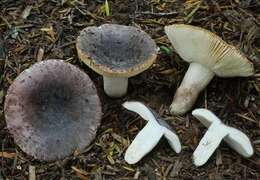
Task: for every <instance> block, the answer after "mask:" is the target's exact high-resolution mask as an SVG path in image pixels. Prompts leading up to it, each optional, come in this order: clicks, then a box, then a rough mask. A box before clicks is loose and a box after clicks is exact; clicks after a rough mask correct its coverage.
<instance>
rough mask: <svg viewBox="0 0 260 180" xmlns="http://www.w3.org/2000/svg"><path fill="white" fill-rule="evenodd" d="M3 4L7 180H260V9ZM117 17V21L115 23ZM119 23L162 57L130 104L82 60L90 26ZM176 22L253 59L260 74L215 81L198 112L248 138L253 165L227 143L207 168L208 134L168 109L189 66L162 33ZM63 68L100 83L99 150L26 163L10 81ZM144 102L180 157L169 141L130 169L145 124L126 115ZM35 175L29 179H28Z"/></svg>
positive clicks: (254, 1) (135, 0) (90, 0)
mask: <svg viewBox="0 0 260 180" xmlns="http://www.w3.org/2000/svg"><path fill="white" fill-rule="evenodd" d="M104 4H105V3H104V1H103V0H85V1H84V0H82V1H79V0H78V1H77V0H60V1H59V0H50V1H49V0H38V1H37V2H35V1H33V0H27V1H25V0H19V1H13V0H1V4H0V10H1V11H0V68H1V69H0V70H1V73H0V82H1V86H0V179H2V178H3V179H19V180H20V179H28V176H29V175H31V176H32V175H33V174H34V173H36V177H37V179H97V180H101V179H149V180H150V179H151V180H153V179H243V180H245V179H260V96H259V93H260V1H259V0H218V1H214V0H207V1H202V0H201V1H200V0H186V1H181V0H127V1H126V0H109V1H108V4H109V10H110V15H109V14H107V13H106V11H105V8H104V7H105V6H104ZM108 15H109V16H108ZM104 23H115V24H124V25H132V26H135V27H140V28H141V29H142V30H144V31H145V32H147V33H148V34H149V35H151V37H152V38H153V39H154V40H155V41H156V43H157V45H158V47H160V49H161V50H160V52H159V54H158V58H157V60H156V62H155V63H154V64H153V65H152V66H151V68H150V69H149V70H147V71H145V72H143V73H141V74H140V75H137V76H135V77H132V78H130V82H129V91H128V94H127V96H125V97H123V98H120V99H110V98H108V97H107V96H106V95H105V94H104V91H103V87H102V77H101V76H100V75H98V74H96V73H95V72H93V71H92V70H90V69H89V68H88V67H87V66H86V65H84V64H83V63H82V62H81V61H80V60H79V58H78V57H77V52H76V49H75V39H76V37H77V36H78V35H79V32H80V30H82V29H83V28H84V27H87V26H99V25H101V24H104ZM173 23H184V24H191V25H195V26H199V27H203V28H206V29H208V30H210V31H212V32H214V33H216V34H218V35H219V36H220V37H221V38H223V39H224V40H225V41H227V42H228V43H230V44H233V45H234V46H236V47H237V48H238V49H240V50H241V51H242V52H244V53H245V54H246V56H247V57H248V58H249V59H250V60H251V61H252V62H253V64H254V67H255V69H256V72H255V75H253V76H251V77H248V78H239V77H237V78H218V77H215V78H214V79H213V80H212V81H211V83H210V84H209V85H208V87H207V89H206V90H204V91H203V92H202V93H201V94H200V95H199V98H198V100H197V102H196V105H195V107H194V108H199V107H200V108H208V109H209V110H212V111H213V112H214V113H216V114H217V115H218V116H219V117H220V119H222V120H223V122H225V123H226V124H228V125H231V126H233V127H236V128H238V129H240V130H242V131H243V132H245V133H246V134H247V135H248V136H249V137H250V139H251V141H252V144H253V146H254V150H255V153H254V156H252V157H251V158H248V159H245V158H243V157H241V156H240V155H239V154H237V153H236V152H234V151H233V150H232V149H231V148H229V147H228V146H227V145H226V144H225V143H221V145H220V148H218V150H217V151H216V152H215V153H214V154H213V155H212V157H211V158H210V159H209V161H208V162H207V163H206V164H205V165H204V166H202V167H199V168H198V167H196V166H195V165H194V164H193V162H192V153H193V152H194V150H195V148H196V147H197V145H198V143H199V141H200V139H201V137H202V136H203V134H204V133H205V131H206V128H205V127H204V126H203V125H202V124H201V123H199V122H198V121H197V120H196V119H195V118H194V117H193V116H192V115H191V113H190V112H189V113H187V114H186V115H184V116H173V115H171V114H170V113H169V110H168V109H169V105H170V104H171V101H172V98H173V96H174V93H175V91H176V88H177V87H178V86H179V84H180V82H181V80H182V78H183V76H184V73H185V71H186V70H187V67H188V64H187V63H186V62H184V61H183V60H182V59H181V58H180V57H179V56H178V55H177V54H176V52H175V51H174V50H173V47H172V46H171V44H170V42H169V40H168V39H167V37H166V35H165V32H164V26H165V25H169V24H173ZM45 59H64V60H65V61H67V62H70V63H72V64H75V65H76V66H78V67H80V68H81V69H83V70H84V71H85V72H86V73H87V74H88V75H89V76H90V77H91V79H92V80H93V81H94V83H95V85H96V87H97V89H98V93H99V95H100V98H101V100H102V105H103V113H104V115H103V118H102V123H101V126H100V128H99V129H98V132H97V136H96V139H95V141H94V142H92V144H91V145H90V146H89V147H88V148H87V149H86V151H85V152H83V153H81V154H77V153H75V154H74V155H71V156H69V157H67V158H66V159H64V160H60V161H56V162H51V163H47V162H40V161H38V160H35V159H33V158H32V157H29V156H27V155H26V154H25V153H23V152H22V151H21V150H20V149H19V147H18V146H17V145H16V144H15V142H14V140H13V138H12V136H11V135H10V134H9V133H8V129H7V128H6V123H5V119H4V112H3V104H4V97H5V94H6V91H7V89H8V87H9V86H10V84H11V83H12V81H13V80H14V79H15V78H16V77H17V76H18V75H19V74H20V73H21V72H22V71H23V70H25V69H26V68H28V67H30V66H31V65H32V64H34V63H36V62H38V61H42V60H45ZM126 100H138V101H142V102H144V103H145V104H147V105H149V106H150V107H151V108H153V109H154V110H156V111H157V112H159V114H160V115H161V116H162V117H163V118H164V119H165V120H167V122H168V123H169V124H170V125H171V126H172V127H173V128H174V129H175V130H176V133H177V134H178V135H179V137H180V140H181V143H182V152H181V153H180V154H178V155H177V154H176V153H175V152H173V151H172V149H171V148H170V147H169V145H168V144H167V142H166V141H165V140H161V141H160V143H159V145H158V146H157V147H156V148H155V149H154V150H153V151H152V152H151V153H149V154H148V155H147V156H146V157H145V158H143V159H142V160H141V161H140V162H138V163H137V164H136V165H128V164H127V163H126V162H125V161H124V153H125V150H126V149H127V147H128V145H129V143H130V142H131V141H132V140H133V138H134V137H135V136H136V134H137V133H138V131H139V130H140V129H141V128H142V127H143V126H144V125H145V121H144V120H143V119H142V118H140V117H139V116H137V115H136V114H134V113H131V112H128V111H127V110H125V109H123V107H122V106H121V104H122V103H123V102H125V101H126ZM29 169H30V171H29Z"/></svg>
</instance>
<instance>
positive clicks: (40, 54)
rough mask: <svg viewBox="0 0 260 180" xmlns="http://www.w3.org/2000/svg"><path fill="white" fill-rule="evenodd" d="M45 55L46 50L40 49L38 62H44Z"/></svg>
mask: <svg viewBox="0 0 260 180" xmlns="http://www.w3.org/2000/svg"><path fill="white" fill-rule="evenodd" d="M43 55H44V49H43V48H39V50H38V53H37V58H36V60H37V62H40V61H42V59H43Z"/></svg>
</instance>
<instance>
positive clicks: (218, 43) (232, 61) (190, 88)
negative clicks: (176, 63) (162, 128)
mask: <svg viewBox="0 0 260 180" xmlns="http://www.w3.org/2000/svg"><path fill="white" fill-rule="evenodd" d="M165 32H166V34H167V36H168V38H169V40H170V42H171V43H172V45H173V46H174V48H175V50H176V52H177V53H178V54H179V55H180V56H181V58H182V59H183V60H185V61H187V62H189V63H190V66H189V68H188V71H187V72H186V74H185V76H184V78H183V80H182V83H181V85H180V87H179V88H178V89H177V91H176V94H175V96H174V99H173V102H172V104H171V106H170V111H171V112H172V113H173V114H176V115H183V114H185V113H186V112H187V111H189V110H190V109H191V108H192V106H193V105H194V103H195V101H196V99H197V97H198V95H199V93H200V92H201V91H202V90H203V89H204V88H205V87H206V86H207V85H208V83H209V82H210V81H211V79H212V78H213V77H214V75H217V76H219V77H234V76H243V77H245V76H250V75H253V74H254V67H253V64H252V63H251V62H250V61H249V60H248V59H247V58H246V56H245V55H243V54H242V53H241V52H240V51H239V50H237V49H236V48H235V47H234V46H231V45H229V44H227V43H226V42H224V41H223V40H222V39H221V38H220V37H218V36H217V35H215V34H213V33H212V32H210V31H207V30H205V29H202V28H199V27H195V26H190V25H184V24H174V25H170V26H166V27H165Z"/></svg>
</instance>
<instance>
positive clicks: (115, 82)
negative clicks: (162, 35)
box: [76, 24, 157, 98]
mask: <svg viewBox="0 0 260 180" xmlns="http://www.w3.org/2000/svg"><path fill="white" fill-rule="evenodd" d="M76 47H77V52H78V56H79V58H80V59H81V60H82V61H83V62H84V63H85V64H87V65H88V66H89V67H90V68H92V69H93V70H94V71H95V72H97V73H98V74H100V75H102V76H103V83H104V91H105V93H106V94H107V95H108V96H110V97H115V98H116V97H121V96H123V95H125V94H126V93H127V87H128V78H129V77H132V76H134V75H137V74H139V73H141V72H143V71H144V70H146V69H148V68H149V67H150V66H151V65H152V64H153V62H154V61H155V59H156V56H157V46H156V44H155V42H154V41H153V39H151V37H150V36H149V35H148V34H146V33H145V32H144V31H142V30H140V29H137V28H135V27H132V26H124V25H116V24H104V25H101V26H99V27H93V26H92V27H87V28H85V29H83V30H82V31H81V32H80V35H79V36H78V38H77V43H76Z"/></svg>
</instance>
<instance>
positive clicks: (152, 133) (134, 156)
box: [123, 101, 181, 164]
mask: <svg viewBox="0 0 260 180" xmlns="http://www.w3.org/2000/svg"><path fill="white" fill-rule="evenodd" d="M123 107H125V108H126V109H128V110H130V111H133V112H136V113H137V114H139V115H140V116H141V117H142V118H143V119H145V120H146V121H148V123H147V124H146V126H145V127H144V128H143V129H142V130H141V131H140V132H139V133H138V134H137V136H136V137H135V139H134V140H133V142H132V143H131V145H130V146H129V147H128V149H127V150H126V153H125V161H126V162H127V163H129V164H135V163H137V162H138V161H139V160H140V159H142V158H143V157H144V156H145V155H146V154H147V153H149V152H150V151H151V150H152V149H153V148H154V147H155V146H156V144H157V143H158V142H159V140H160V139H161V137H162V136H164V137H165V138H166V139H167V141H168V143H169V144H170V146H171V147H172V149H173V150H174V151H175V152H176V153H180V152H181V143H180V140H179V138H178V136H177V135H176V134H175V132H174V131H173V129H172V128H171V127H170V126H169V125H168V124H167V123H166V122H165V121H164V120H162V119H161V118H160V117H159V116H158V114H156V113H155V112H154V111H153V110H151V109H150V108H148V107H146V106H145V105H144V104H143V103H140V102H137V101H129V102H125V103H124V104H123Z"/></svg>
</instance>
